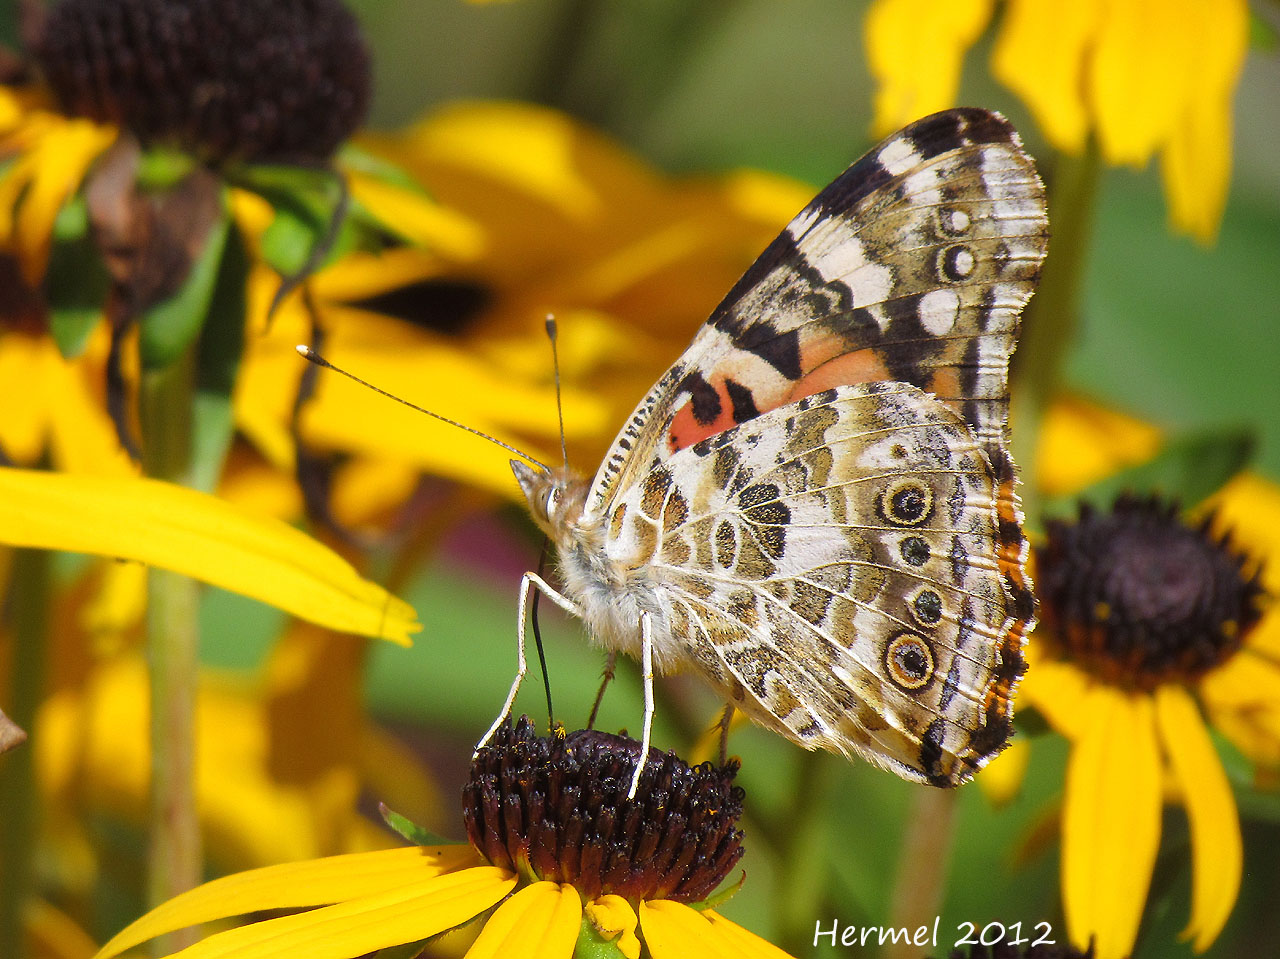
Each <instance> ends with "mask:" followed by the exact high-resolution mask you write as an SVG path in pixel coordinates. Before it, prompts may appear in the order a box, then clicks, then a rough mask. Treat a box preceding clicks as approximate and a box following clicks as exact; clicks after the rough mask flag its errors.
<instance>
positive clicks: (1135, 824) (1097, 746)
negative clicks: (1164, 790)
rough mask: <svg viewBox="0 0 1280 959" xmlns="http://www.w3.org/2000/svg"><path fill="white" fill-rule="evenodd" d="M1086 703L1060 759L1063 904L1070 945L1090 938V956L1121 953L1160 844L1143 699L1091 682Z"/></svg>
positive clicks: (1153, 752) (1153, 759)
mask: <svg viewBox="0 0 1280 959" xmlns="http://www.w3.org/2000/svg"><path fill="white" fill-rule="evenodd" d="M1081 708H1086V704H1081ZM1087 709H1088V716H1087V719H1086V729H1085V731H1084V733H1083V735H1082V736H1081V737H1080V738H1079V739H1078V740H1077V741H1076V742H1075V743H1074V745H1073V747H1072V750H1071V757H1070V759H1069V760H1068V762H1067V782H1066V798H1065V801H1064V807H1065V808H1064V810H1063V824H1062V833H1063V835H1062V847H1063V848H1062V896H1063V905H1064V909H1065V912H1066V916H1067V929H1068V931H1069V933H1070V935H1071V941H1072V942H1073V943H1075V945H1076V946H1077V947H1079V948H1081V949H1083V948H1085V947H1087V946H1088V943H1089V940H1090V938H1091V937H1095V936H1096V942H1095V946H1096V953H1095V955H1096V957H1097V959H1123V957H1125V956H1128V955H1129V954H1130V953H1131V952H1132V950H1133V943H1134V939H1135V938H1136V936H1137V932H1138V923H1139V921H1140V920H1141V919H1142V911H1143V906H1144V905H1145V903H1146V898H1147V887H1148V886H1149V885H1150V882H1151V870H1152V868H1153V867H1154V865H1155V858H1156V850H1157V848H1158V847H1159V845H1160V808H1161V768H1160V754H1159V750H1158V748H1157V745H1156V735H1155V721H1154V717H1153V707H1152V703H1151V699H1150V697H1148V696H1146V695H1141V694H1135V695H1131V694H1128V693H1124V692H1122V691H1119V690H1116V689H1113V688H1111V687H1109V686H1098V687H1096V688H1095V689H1094V691H1093V693H1092V694H1091V695H1090V697H1089V698H1088V700H1087Z"/></svg>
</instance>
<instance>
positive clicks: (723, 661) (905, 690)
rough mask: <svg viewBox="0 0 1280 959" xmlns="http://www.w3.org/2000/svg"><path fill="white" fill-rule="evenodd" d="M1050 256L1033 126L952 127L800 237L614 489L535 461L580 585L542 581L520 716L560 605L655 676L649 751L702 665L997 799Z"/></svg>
mask: <svg viewBox="0 0 1280 959" xmlns="http://www.w3.org/2000/svg"><path fill="white" fill-rule="evenodd" d="M1047 239H1048V221H1047V219H1046V215H1045V199H1044V190H1043V187H1042V185H1041V183H1040V180H1039V178H1038V177H1037V176H1036V172H1035V169H1034V166H1033V164H1032V161H1031V159H1030V158H1029V157H1028V156H1027V155H1026V154H1025V153H1024V152H1023V151H1022V149H1021V145H1020V141H1019V139H1018V135H1017V134H1016V133H1015V132H1014V130H1013V128H1012V127H1011V126H1010V125H1009V123H1008V122H1007V121H1005V119H1004V118H1003V117H1001V116H999V115H998V114H994V113H989V112H987V111H984V110H977V109H956V110H948V111H946V112H943V113H938V114H935V115H934V116H930V117H926V118H925V119H923V120H920V121H918V122H916V123H914V124H912V125H911V126H908V127H907V128H905V129H904V130H902V131H900V132H899V133H897V134H895V135H893V136H891V137H889V138H888V139H887V140H885V141H884V142H883V143H881V144H880V145H879V146H877V147H876V148H875V149H874V150H872V151H871V152H870V153H869V154H867V155H866V156H865V157H863V158H862V159H861V160H859V161H858V162H857V163H855V164H853V166H851V167H849V169H847V170H846V171H845V172H844V173H843V174H841V175H840V177H838V178H837V179H836V180H835V181H834V182H833V183H832V184H831V185H830V186H828V187H827V188H826V189H825V190H823V191H822V192H821V193H819V194H818V196H817V197H816V198H815V199H814V200H813V201H812V202H811V203H810V204H809V205H808V206H807V207H805V209H804V210H802V211H801V212H800V214H799V215H798V216H797V217H796V218H795V219H794V220H792V221H791V223H790V225H788V226H787V228H786V229H785V230H784V231H783V232H782V234H781V235H780V236H779V237H778V238H777V239H776V240H774V242H773V243H772V244H771V245H770V246H769V247H768V249H766V250H765V251H764V253H763V254H762V255H761V256H760V258H759V259H758V260H757V261H756V262H755V264H754V265H753V266H752V267H751V268H750V269H749V270H748V271H747V273H746V275H745V276H743V277H742V279H741V280H740V281H739V282H738V284H737V285H736V286H735V287H734V288H733V289H732V290H731V291H730V292H729V295H728V296H727V297H725V299H724V301H723V302H722V303H721V304H720V306H719V307H717V308H716V310H715V312H714V313H713V314H712V315H711V318H710V319H709V320H708V321H707V323H706V324H705V325H704V326H703V327H702V329H701V330H699V332H698V334H697V336H695V337H694V340H693V343H692V344H691V345H690V346H689V348H688V349H687V350H686V351H685V353H684V355H683V356H681V357H680V359H679V360H677V361H676V363H675V365H674V366H672V367H671V369H670V370H668V371H667V373H666V374H665V375H664V376H663V377H662V378H661V379H660V380H659V381H658V382H657V384H656V385H655V386H654V387H653V388H652V389H651V390H650V391H649V394H648V395H647V396H645V398H644V399H643V400H642V401H641V402H640V405H639V406H638V407H637V408H636V410H635V412H634V413H633V414H632V415H631V418H630V419H629V420H628V421H627V423H626V425H625V426H624V427H623V429H622V432H621V433H619V434H618V437H617V439H616V440H615V441H614V443H613V446H612V448H611V449H610V450H609V453H608V455H607V456H606V457H605V460H604V463H603V464H602V465H601V466H600V469H599V471H598V472H597V473H596V476H595V478H594V479H593V480H591V481H590V482H587V481H586V480H584V479H580V478H577V477H575V476H573V475H571V474H570V473H568V471H567V470H550V471H545V470H542V469H537V468H534V467H531V466H529V465H526V464H524V463H521V462H519V461H512V468H513V469H514V470H515V474H516V477H517V479H518V480H519V482H520V486H521V488H522V489H523V491H524V494H525V496H526V497H527V498H528V501H529V506H530V508H531V510H532V512H533V517H534V519H535V520H536V521H537V522H538V524H539V525H540V526H541V527H542V529H543V530H544V531H545V532H546V533H547V535H548V536H550V537H551V539H552V540H553V541H554V543H555V544H556V547H557V550H558V553H559V565H560V573H561V576H562V578H563V582H564V588H563V591H562V592H561V591H557V590H555V589H553V588H552V587H551V586H550V585H548V584H547V583H546V582H545V581H544V580H543V579H541V578H540V577H539V576H537V575H535V574H533V573H529V574H526V576H525V578H524V581H523V583H522V585H521V593H520V624H521V625H520V669H519V675H518V676H517V677H516V681H515V683H513V685H512V688H511V692H510V694H509V696H508V698H507V702H506V705H505V707H504V709H503V714H502V715H503V718H505V717H506V716H507V715H508V714H509V713H510V710H511V706H512V703H513V701H514V698H515V694H516V690H517V689H518V688H519V685H520V680H521V678H522V677H523V675H524V669H525V661H524V621H525V612H526V605H527V601H528V599H529V596H530V591H531V590H532V589H534V588H537V589H539V590H541V591H542V592H543V593H544V594H546V595H547V596H548V597H549V598H551V599H552V600H554V601H555V602H556V603H557V604H559V605H560V606H561V607H563V608H564V609H566V610H568V611H569V612H571V613H573V614H575V615H577V616H580V617H581V618H582V619H583V620H585V621H586V623H587V625H588V627H589V628H590V631H591V633H592V634H593V636H594V637H595V638H596V640H597V641H599V642H600V643H601V644H602V645H604V646H605V647H607V648H609V649H611V650H620V651H622V652H625V653H628V654H631V655H639V657H640V659H641V661H642V663H643V665H644V672H645V680H646V689H645V691H646V713H645V725H644V747H645V748H643V749H642V752H641V755H642V756H643V755H647V745H648V733H649V726H650V719H651V716H652V675H653V669H654V668H656V669H657V670H658V672H660V673H665V672H670V671H674V670H680V669H689V670H693V671H694V672H696V673H697V674H699V675H700V676H701V677H702V678H703V679H704V680H706V682H708V683H710V684H711V686H712V687H714V688H715V689H716V690H717V691H718V692H719V693H720V694H722V695H723V696H724V697H725V699H726V700H727V702H728V703H729V704H730V705H732V706H734V707H736V708H737V709H740V710H742V711H743V712H745V713H746V714H747V715H748V716H750V717H751V718H752V719H753V720H755V721H756V722H757V723H760V724H761V725H762V726H765V727H767V728H768V729H772V730H774V731H775V732H777V733H779V734H781V735H782V736H785V737H786V738H787V739H790V740H792V741H793V742H796V743H798V744H800V745H801V746H804V747H806V748H808V749H814V748H817V747H822V748H824V749H830V750H833V751H835V752H838V753H841V754H843V755H846V756H848V755H850V754H853V753H857V754H859V755H861V756H863V757H865V758H866V759H868V760H870V761H871V762H873V763H875V764H876V765H878V766H881V767H884V768H885V769H890V770H892V771H893V772H895V773H897V774H898V775H900V776H903V777H904V778H906V779H910V780H915V781H919V782H925V783H931V784H933V785H935V786H955V785H958V784H960V783H962V782H964V781H965V780H967V779H968V778H970V777H971V776H972V775H973V773H974V771H975V770H977V769H979V768H980V767H981V766H982V765H983V764H984V763H985V762H986V761H987V760H988V759H990V758H991V757H992V756H993V755H995V754H996V753H997V752H999V751H1000V750H1001V749H1002V748H1003V747H1004V745H1005V743H1006V741H1007V739H1008V737H1009V734H1010V721H1011V716H1012V703H1011V697H1012V695H1013V690H1014V687H1015V685H1016V684H1017V681H1018V677H1019V676H1020V675H1021V673H1022V671H1023V669H1024V662H1023V659H1022V646H1023V641H1024V637H1025V635H1026V633H1027V631H1028V630H1029V629H1030V628H1031V626H1032V623H1033V616H1034V603H1033V600H1032V594H1031V590H1030V583H1029V582H1028V579H1027V575H1026V572H1025V570H1024V561H1025V559H1026V552H1027V549H1026V542H1025V540H1024V538H1023V535H1022V529H1021V518H1022V517H1021V510H1020V507H1019V503H1018V497H1017V494H1016V493H1015V490H1014V484H1015V476H1014V466H1013V461H1012V459H1011V458H1010V456H1009V452H1008V449H1007V445H1006V430H1007V419H1008V367H1009V357H1010V354H1011V353H1012V352H1013V350H1014V347H1015V345H1016V339H1017V333H1018V315H1019V313H1020V312H1021V310H1022V307H1023V306H1024V305H1025V304H1026V302H1027V300H1028V299H1029V298H1030V296H1031V293H1032V289H1033V287H1034V286H1035V283H1036V279H1037V277H1038V275H1039V272H1040V264H1041V261H1042V260H1043V258H1044V255H1045V248H1046V245H1047ZM500 721H501V720H500ZM495 728H496V724H495ZM491 732H492V731H491ZM487 739H488V737H487V736H486V741H487ZM638 778H639V769H637V780H638ZM633 789H634V783H633Z"/></svg>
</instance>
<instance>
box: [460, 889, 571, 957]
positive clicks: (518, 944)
mask: <svg viewBox="0 0 1280 959" xmlns="http://www.w3.org/2000/svg"><path fill="white" fill-rule="evenodd" d="M581 925H582V897H581V896H579V895H578V891H577V890H576V889H574V888H573V887H572V886H570V885H569V884H568V883H565V884H563V885H562V884H560V883H554V882H535V883H534V884H533V885H531V886H526V887H525V888H524V889H521V890H520V891H519V892H517V893H516V894H515V895H514V896H512V897H511V898H510V899H508V900H507V901H506V902H504V903H503V904H502V905H501V906H499V907H498V909H497V911H496V912H495V913H494V914H493V915H492V916H491V917H490V918H489V921H488V922H486V923H485V924H484V928H483V929H482V930H480V935H479V936H477V937H476V941H475V942H474V943H472V945H471V948H470V949H468V950H467V955H466V959H569V957H570V956H572V955H573V947H574V944H575V943H576V942H577V941H578V930H579V928H580V927H581Z"/></svg>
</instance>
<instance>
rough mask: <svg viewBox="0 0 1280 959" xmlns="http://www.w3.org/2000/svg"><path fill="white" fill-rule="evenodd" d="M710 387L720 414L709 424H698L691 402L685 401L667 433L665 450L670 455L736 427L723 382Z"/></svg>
mask: <svg viewBox="0 0 1280 959" xmlns="http://www.w3.org/2000/svg"><path fill="white" fill-rule="evenodd" d="M711 387H712V389H714V390H715V391H716V395H717V396H719V397H720V413H719V414H718V415H717V416H716V418H715V419H713V420H711V421H710V422H708V423H700V422H699V421H698V418H697V417H696V416H694V415H693V401H692V400H686V401H685V404H684V406H682V407H680V409H679V410H677V411H676V415H675V416H673V417H671V428H670V429H669V430H668V431H667V449H668V450H670V451H671V452H672V453H674V452H675V451H676V450H682V449H684V448H685V447H688V446H692V445H693V444H694V443H697V442H699V441H701V440H705V439H706V438H707V437H708V436H715V435H716V434H717V433H723V432H724V431H725V430H727V429H732V428H733V427H735V426H737V425H738V422H737V420H735V419H734V418H733V403H731V402H730V401H729V393H728V391H727V390H726V389H725V386H724V380H723V379H721V380H719V381H718V382H715V383H712V384H711Z"/></svg>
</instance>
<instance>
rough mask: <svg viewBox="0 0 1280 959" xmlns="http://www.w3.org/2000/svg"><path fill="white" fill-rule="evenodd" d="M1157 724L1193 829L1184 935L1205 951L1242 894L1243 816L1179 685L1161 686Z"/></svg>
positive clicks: (1190, 701)
mask: <svg viewBox="0 0 1280 959" xmlns="http://www.w3.org/2000/svg"><path fill="white" fill-rule="evenodd" d="M1156 720H1157V721H1158V722H1159V724H1160V738H1161V741H1162V742H1163V743H1164V748H1165V753H1166V754H1167V755H1168V756H1169V761H1170V764H1171V765H1172V766H1173V772H1174V775H1175V777H1176V778H1177V780H1178V785H1179V786H1180V787H1181V790H1182V801H1183V803H1184V804H1185V805H1186V808H1187V819H1188V820H1189V822H1190V824H1191V856H1192V859H1191V865H1192V872H1191V921H1190V922H1189V923H1187V928H1186V929H1184V930H1183V932H1182V935H1183V937H1184V938H1188V939H1192V938H1193V939H1194V942H1193V947H1194V948H1195V951H1196V952H1203V951H1204V950H1206V949H1208V948H1209V946H1210V945H1212V944H1213V941H1214V940H1215V939H1216V938H1217V937H1218V933H1220V932H1221V931H1222V927H1223V926H1224V925H1225V924H1226V921H1227V917H1228V916H1230V915H1231V909H1232V907H1233V906H1234V905H1235V902H1236V896H1237V895H1238V894H1239V892H1240V871H1241V868H1242V866H1243V857H1244V850H1243V848H1242V843H1241V838H1240V817H1239V814H1238V813H1237V812H1236V803H1235V798H1234V797H1233V796H1232V795H1231V784H1230V783H1229V782H1227V774H1226V771H1225V770H1224V769H1223V768H1222V760H1221V759H1219V758H1218V753H1217V750H1215V749H1214V748H1213V742H1212V740H1210V738H1209V731H1208V730H1207V729H1206V728H1205V725H1204V720H1203V719H1201V717H1200V711H1199V710H1198V709H1197V708H1196V704H1195V701H1194V700H1193V699H1192V698H1191V696H1190V694H1188V693H1187V691H1186V690H1185V689H1183V688H1182V687H1181V686H1177V685H1173V684H1165V685H1163V686H1160V687H1159V688H1158V689H1157V690H1156Z"/></svg>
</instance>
